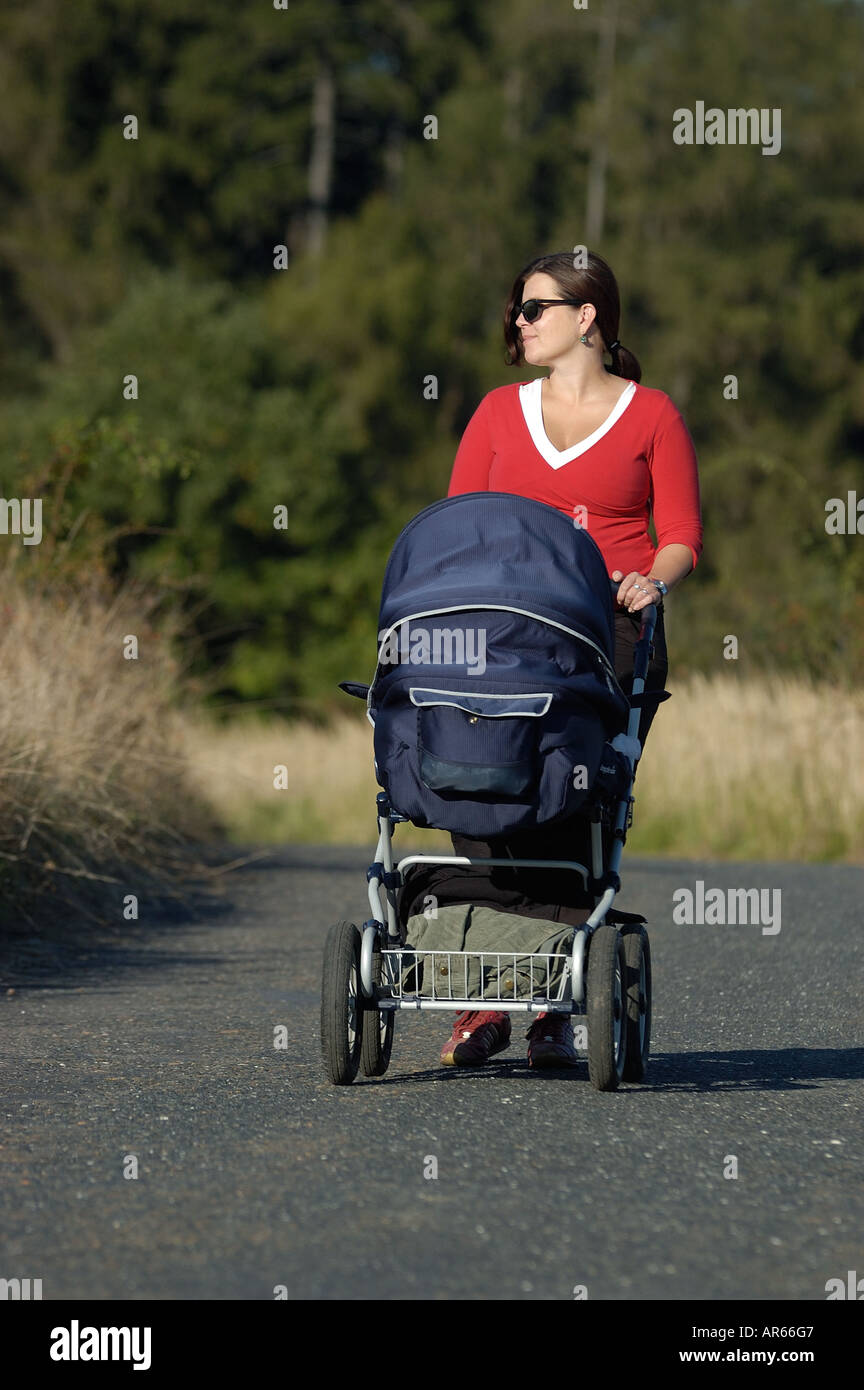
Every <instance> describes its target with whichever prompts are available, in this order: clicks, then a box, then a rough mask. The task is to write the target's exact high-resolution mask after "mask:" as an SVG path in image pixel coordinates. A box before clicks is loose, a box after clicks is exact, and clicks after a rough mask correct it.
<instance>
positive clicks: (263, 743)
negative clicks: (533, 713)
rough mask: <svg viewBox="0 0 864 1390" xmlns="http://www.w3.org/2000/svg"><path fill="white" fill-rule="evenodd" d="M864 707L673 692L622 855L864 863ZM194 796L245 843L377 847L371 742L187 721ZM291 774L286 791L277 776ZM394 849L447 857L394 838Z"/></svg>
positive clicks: (730, 682) (343, 730) (779, 688)
mask: <svg viewBox="0 0 864 1390" xmlns="http://www.w3.org/2000/svg"><path fill="white" fill-rule="evenodd" d="M862 729H864V694H859V693H855V692H847V691H842V690H839V689H836V688H834V687H832V686H827V685H817V684H813V683H808V682H807V681H802V680H800V679H791V678H786V677H782V676H775V677H773V678H765V679H761V680H756V679H753V680H747V681H743V680H740V679H737V678H732V677H721V676H714V677H710V678H709V677H705V676H698V675H697V676H693V677H691V678H690V679H689V680H687V681H680V682H676V683H675V686H674V691H673V698H672V699H671V700H670V701H669V702H668V703H667V704H665V705H662V706H661V707H660V709H659V711H658V713H657V716H656V718H655V721H654V725H653V727H652V730H651V733H650V736H649V738H648V740H647V742H646V746H645V754H644V756H643V758H642V761H641V763H640V766H639V770H638V773H637V777H636V783H635V787H634V795H635V797H636V804H635V811H634V824H633V828H632V830H631V832H630V835H629V837H628V842H627V843H628V849H629V850H630V851H631V852H634V853H659V854H665V855H670V856H681V857H685V858H697V857H698V858H701V857H706V858H720V859H722V858H736V859H740V858H744V859H763V858H766V859H794V860H821V859H836V860H846V861H848V862H862V861H864V737H862ZM185 747H186V750H187V753H188V756H189V760H190V765H191V767H192V775H193V776H194V779H195V783H196V786H197V787H198V789H199V791H200V793H201V795H202V796H204V797H206V799H207V800H208V801H209V802H210V804H212V805H213V806H214V808H215V809H216V810H217V812H218V814H219V815H220V817H221V818H222V820H223V821H224V822H225V824H226V825H228V827H229V828H230V831H231V833H232V835H233V836H234V837H235V838H236V839H239V840H245V841H253V840H257V841H270V842H273V841H283V842H292V841H293V842H307V843H334V844H362V845H369V846H372V845H374V839H375V821H374V798H375V793H376V790H377V787H376V784H375V779H374V776H373V771H372V731H371V728H370V726H369V724H368V723H367V722H366V720H365V719H363V718H362V717H361V718H359V719H355V718H349V717H348V716H347V715H346V716H343V717H342V718H341V719H338V720H336V721H335V722H334V723H333V724H332V725H330V726H329V727H328V728H326V729H321V728H316V727H314V726H311V725H296V724H293V725H292V724H288V723H283V722H271V723H266V724H262V723H256V722H252V721H242V722H237V723H235V724H233V725H228V726H227V727H221V728H220V727H218V726H217V725H215V724H213V723H210V722H208V721H206V720H203V719H200V718H198V719H193V720H190V721H189V722H188V723H187V725H186V728H185ZM279 765H282V766H284V767H286V768H287V771H288V786H287V789H285V790H277V789H275V787H274V775H275V771H274V770H275V769H276V768H277V767H278V766H279ZM398 834H399V843H400V844H401V845H405V846H409V845H410V846H413V847H416V846H417V845H418V844H419V845H422V846H423V847H425V848H427V849H429V850H430V852H431V851H432V849H433V846H434V845H436V844H437V845H445V846H448V847H449V840H448V838H447V837H446V836H444V835H442V834H441V833H440V832H432V831H418V830H415V829H413V827H408V826H401V827H400V828H399V832H398Z"/></svg>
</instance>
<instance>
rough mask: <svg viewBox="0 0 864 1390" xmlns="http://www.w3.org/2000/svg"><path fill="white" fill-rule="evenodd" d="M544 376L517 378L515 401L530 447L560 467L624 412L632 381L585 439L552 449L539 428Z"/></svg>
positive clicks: (554, 465) (602, 432) (583, 450)
mask: <svg viewBox="0 0 864 1390" xmlns="http://www.w3.org/2000/svg"><path fill="white" fill-rule="evenodd" d="M546 379H547V378H546V377H542V376H538V377H535V378H534V380H533V381H523V382H521V383H520V386H519V404H520V405H521V407H522V414H523V416H524V418H525V424H526V425H527V426H528V432H529V434H530V435H531V438H532V440H533V441H534V447H535V448H536V450H537V452H538V453H539V454H541V455H542V457H543V458H544V459H545V460H546V462H547V463H548V464H549V467H550V468H563V467H564V465H565V463H570V462H571V461H572V460H573V459H575V458H579V456H580V454H584V453H585V452H586V451H587V450H588V449H590V448H591V446H592V444H596V443H597V441H598V439H602V438H603V435H604V434H606V433H607V431H609V430H611V428H612V426H613V425H614V424H615V421H616V420H618V419H620V417H621V416H622V415H623V414H624V411H625V410H626V409H627V407H628V405H629V404H630V402H631V401H632V399H633V397H634V396H635V394H636V382H635V381H631V382H630V385H629V386H627V387H625V389H624V390H623V391H622V392H621V395H620V396H619V397H618V400H617V401H616V402H615V404H614V406H613V407H612V409H611V411H610V412H609V414H608V415H607V416H606V419H605V420H604V421H603V423H602V425H598V426H597V428H596V430H594V432H593V434H589V435H588V437H587V439H582V440H580V441H579V443H578V444H574V445H573V446H572V447H571V448H569V449H556V448H555V445H554V444H553V443H552V441H551V439H550V438H549V436H548V435H547V433H546V431H545V429H544V428H543V408H542V405H541V400H542V396H541V392H542V389H543V382H544V381H545V380H546Z"/></svg>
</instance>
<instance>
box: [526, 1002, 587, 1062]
mask: <svg viewBox="0 0 864 1390" xmlns="http://www.w3.org/2000/svg"><path fill="white" fill-rule="evenodd" d="M525 1036H526V1038H527V1039H528V1065H529V1067H576V1066H578V1065H579V1063H580V1061H581V1060H582V1059H581V1058H580V1056H579V1053H578V1052H577V1051H576V1044H575V1042H574V1039H573V1024H572V1023H571V1022H570V1019H569V1017H568V1015H567V1014H538V1015H537V1017H536V1018H535V1020H534V1022H533V1023H532V1024H531V1027H530V1028H529V1029H528V1032H527V1033H526V1034H525Z"/></svg>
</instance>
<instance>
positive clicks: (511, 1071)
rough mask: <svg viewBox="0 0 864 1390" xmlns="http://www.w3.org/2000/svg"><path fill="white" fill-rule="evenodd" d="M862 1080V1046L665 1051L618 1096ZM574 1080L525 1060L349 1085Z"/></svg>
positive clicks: (577, 1072)
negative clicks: (639, 1079)
mask: <svg viewBox="0 0 864 1390" xmlns="http://www.w3.org/2000/svg"><path fill="white" fill-rule="evenodd" d="M860 1077H864V1047H846V1048H834V1047H818V1048H816V1047H814V1048H806V1047H805V1048H801V1047H786V1048H777V1049H776V1050H775V1051H770V1050H764V1051H756V1050H749V1051H746V1052H745V1051H742V1052H666V1053H663V1052H661V1053H658V1054H657V1055H656V1056H653V1057H652V1058H651V1062H650V1065H649V1068H648V1075H647V1078H646V1080H645V1081H644V1082H641V1083H639V1084H638V1085H637V1084H634V1083H633V1082H627V1083H625V1084H624V1086H623V1087H622V1091H621V1094H623V1095H628V1094H638V1093H641V1092H644V1091H654V1092H656V1091H664V1092H666V1091H685V1092H686V1091H691V1092H692V1091H711V1092H717V1091H800V1090H811V1089H813V1088H814V1087H816V1086H818V1084H819V1082H821V1081H849V1080H856V1079H858V1078H860ZM502 1079H506V1080H512V1081H555V1082H556V1083H557V1082H561V1081H579V1082H582V1083H585V1082H586V1081H587V1079H588V1067H587V1063H583V1064H582V1066H579V1067H561V1068H556V1069H554V1070H553V1069H551V1068H550V1069H549V1070H548V1071H546V1070H544V1071H535V1070H533V1069H532V1068H531V1067H529V1066H528V1062H527V1060H526V1059H524V1058H523V1059H521V1060H519V1061H516V1060H514V1061H512V1062H487V1063H486V1064H485V1065H484V1066H482V1067H476V1068H473V1067H461V1068H460V1067H441V1066H438V1067H429V1068H427V1069H426V1070H424V1071H416V1072H411V1073H410V1074H407V1075H406V1074H403V1075H394V1074H388V1075H386V1076H383V1077H381V1078H380V1079H379V1080H369V1081H367V1082H363V1081H361V1080H359V1079H358V1081H357V1082H355V1085H358V1084H360V1085H364V1084H365V1085H369V1086H413V1085H422V1084H423V1083H425V1082H430V1081H434V1082H439V1083H440V1082H442V1081H449V1082H452V1083H453V1084H456V1085H458V1084H460V1083H461V1082H464V1081H466V1080H470V1081H474V1082H476V1081H478V1080H482V1081H487V1082H494V1081H496V1080H502Z"/></svg>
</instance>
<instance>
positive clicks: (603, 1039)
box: [585, 923, 628, 1091]
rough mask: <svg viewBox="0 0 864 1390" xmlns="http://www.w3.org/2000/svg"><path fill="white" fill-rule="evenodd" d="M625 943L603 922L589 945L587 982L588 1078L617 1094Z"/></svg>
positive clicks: (622, 1057) (623, 1038)
mask: <svg viewBox="0 0 864 1390" xmlns="http://www.w3.org/2000/svg"><path fill="white" fill-rule="evenodd" d="M625 979H626V962H625V958H624V942H623V940H622V938H621V937H620V935H619V934H618V930H617V928H616V927H613V926H612V925H611V924H609V923H604V924H603V925H602V926H599V927H597V928H596V930H595V931H593V932H592V933H591V938H590V940H589V942H588V974H587V977H586V981H585V987H586V992H587V995H588V999H587V1015H588V1076H589V1078H590V1081H591V1085H592V1086H593V1087H594V1088H595V1090H597V1091H614V1090H616V1089H617V1087H618V1084H619V1082H620V1081H621V1080H622V1078H623V1076H624V1064H625V1061H626V1056H627V1041H628V1039H627V1020H626V1016H625V1014H626V1009H625V984H624V981H625Z"/></svg>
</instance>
